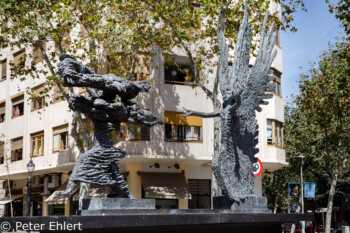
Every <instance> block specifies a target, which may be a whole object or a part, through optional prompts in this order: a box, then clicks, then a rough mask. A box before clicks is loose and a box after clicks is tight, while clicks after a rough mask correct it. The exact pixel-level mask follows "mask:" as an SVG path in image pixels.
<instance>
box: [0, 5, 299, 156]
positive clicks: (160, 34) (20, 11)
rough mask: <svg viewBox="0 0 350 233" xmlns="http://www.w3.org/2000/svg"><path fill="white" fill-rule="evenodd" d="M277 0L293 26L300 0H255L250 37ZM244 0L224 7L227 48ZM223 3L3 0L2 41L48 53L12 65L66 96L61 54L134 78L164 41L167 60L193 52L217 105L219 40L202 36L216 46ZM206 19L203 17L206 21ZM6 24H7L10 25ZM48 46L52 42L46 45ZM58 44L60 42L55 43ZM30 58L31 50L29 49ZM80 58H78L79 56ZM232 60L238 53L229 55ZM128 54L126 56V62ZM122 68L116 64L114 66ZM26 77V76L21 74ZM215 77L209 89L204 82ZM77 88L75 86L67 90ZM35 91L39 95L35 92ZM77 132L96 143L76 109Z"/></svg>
mask: <svg viewBox="0 0 350 233" xmlns="http://www.w3.org/2000/svg"><path fill="white" fill-rule="evenodd" d="M272 2H277V3H280V4H281V6H282V19H279V17H277V13H276V14H274V15H273V17H272V18H271V19H272V20H274V21H276V22H277V24H279V25H281V27H282V29H285V30H287V29H290V30H292V31H294V30H296V29H295V27H293V26H291V22H292V20H293V13H294V12H295V11H296V9H297V7H298V6H299V5H301V6H302V7H303V9H305V8H304V4H303V2H302V0H291V1H287V0H261V1H250V2H249V11H251V13H252V14H254V17H253V18H252V19H250V20H251V24H252V32H253V36H254V35H255V34H256V33H257V32H258V30H259V28H260V26H261V21H262V16H263V14H264V12H265V11H266V10H267V9H268V8H269V6H270V5H271V4H272ZM240 6H241V1H239V2H233V3H231V4H230V6H229V7H228V8H227V12H226V20H225V22H226V32H225V33H226V34H227V35H228V36H227V40H228V44H229V48H233V47H234V44H235V43H234V42H235V40H236V39H237V31H238V28H239V24H240V21H241V20H242V17H243V11H242V8H241V7H240ZM221 7H222V4H221V3H220V2H216V1H207V0H206V1H204V0H198V1H194V2H192V1H188V0H177V1H168V0H162V1H156V0H142V1H132V0H115V1H112V0H107V1H92V0H88V1H73V0H71V1H69V0H65V1H56V0H51V1H34V0H29V1H15V0H5V1H1V3H0V12H1V17H0V25H2V27H1V30H2V31H1V32H2V35H1V37H0V43H1V44H0V46H1V47H2V48H5V47H11V48H16V47H23V46H25V47H28V48H29V49H32V48H35V49H37V50H39V51H40V53H39V54H41V55H42V56H43V57H44V60H45V67H44V69H38V68H37V67H36V64H35V63H34V62H31V63H30V64H29V63H28V62H27V64H26V66H25V67H16V66H13V69H12V70H13V73H14V77H21V75H26V76H27V77H28V76H31V77H33V78H38V77H40V76H42V75H44V76H46V77H47V82H46V86H47V88H46V89H45V92H47V91H49V90H50V89H51V88H52V86H53V85H57V86H58V87H59V89H60V91H61V92H62V94H63V96H64V98H67V96H68V95H67V94H66V93H65V92H66V90H65V89H63V88H62V87H61V84H60V82H61V81H60V78H59V77H57V76H56V75H55V68H54V67H55V65H54V64H56V63H57V58H58V55H59V54H60V53H63V52H66V53H67V52H68V53H73V54H75V55H80V58H81V59H82V60H84V61H86V62H87V63H88V64H87V66H90V67H93V68H94V72H95V73H99V74H103V73H106V72H113V73H115V74H117V75H120V76H121V77H124V78H130V79H132V78H133V77H135V74H136V73H137V69H136V66H137V63H138V62H140V59H139V56H138V55H139V54H142V53H143V54H146V55H147V56H148V57H152V55H153V54H154V53H155V49H156V48H157V47H159V48H161V50H162V55H163V56H164V57H165V60H167V61H169V62H171V59H167V58H170V57H172V56H174V52H173V48H176V47H177V48H180V49H182V50H183V51H185V53H186V54H187V55H188V56H189V58H190V60H191V64H192V68H193V70H194V79H195V80H196V85H198V86H200V87H201V88H202V90H203V91H204V92H205V93H206V94H207V95H208V97H209V98H210V99H211V100H212V102H213V106H214V109H215V110H217V109H219V108H220V105H221V104H220V101H219V99H218V97H217V96H218V75H216V77H215V79H214V81H213V80H209V78H208V77H207V76H206V75H205V74H207V73H211V72H215V70H214V69H215V68H210V69H209V71H208V72H204V70H203V69H204V67H215V66H216V63H217V56H218V54H219V50H218V47H217V46H203V43H200V42H203V41H205V43H207V44H213V45H216V44H217V41H216V26H217V25H216V19H217V17H218V15H219V12H220V9H221ZM203 22H205V23H203ZM6 25H7V27H5V26H6ZM79 27H80V28H81V29H82V30H81V32H80V33H78V34H77V35H76V37H75V38H73V39H72V38H70V32H73V31H74V30H76V29H77V28H79ZM48 44H49V45H51V49H48V50H46V49H45V47H47V48H48V46H47V45H48ZM55 48H57V49H55ZM27 58H29V60H30V59H33V58H34V56H33V55H30V54H29V57H27ZM78 58H79V57H78ZM230 59H233V58H232V57H230ZM125 60H126V61H127V62H125ZM117 68H118V69H117ZM22 77H23V76H22ZM209 81H211V82H213V83H214V85H213V87H212V88H210V85H209V87H208V85H207V82H209ZM69 91H70V92H73V91H74V90H73V89H70V90H69ZM33 98H35V96H34V95H33ZM73 117H74V121H73V127H72V132H71V134H72V136H73V138H74V139H75V141H76V143H77V146H78V148H79V150H80V152H81V153H83V152H84V151H85V149H84V146H83V145H84V144H83V142H85V145H88V147H91V139H89V138H88V137H87V135H88V134H87V133H86V129H85V127H84V124H83V121H82V118H81V116H80V114H79V113H77V112H74V115H73ZM78 125H80V128H81V129H82V130H83V134H82V136H83V140H81V137H80V136H79V134H78V132H77V128H78ZM214 134H215V141H214V148H215V149H214V150H215V153H218V151H219V140H220V137H219V121H218V120H216V121H215V133H214Z"/></svg>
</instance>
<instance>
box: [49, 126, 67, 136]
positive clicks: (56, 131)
mask: <svg viewBox="0 0 350 233" xmlns="http://www.w3.org/2000/svg"><path fill="white" fill-rule="evenodd" d="M64 132H68V124H65V125H61V126H57V127H55V128H53V135H55V134H59V133H64Z"/></svg>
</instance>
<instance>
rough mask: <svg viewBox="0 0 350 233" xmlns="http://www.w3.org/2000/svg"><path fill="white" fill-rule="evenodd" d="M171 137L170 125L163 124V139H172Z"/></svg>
mask: <svg viewBox="0 0 350 233" xmlns="http://www.w3.org/2000/svg"><path fill="white" fill-rule="evenodd" d="M172 138H173V131H172V125H170V124H165V139H172Z"/></svg>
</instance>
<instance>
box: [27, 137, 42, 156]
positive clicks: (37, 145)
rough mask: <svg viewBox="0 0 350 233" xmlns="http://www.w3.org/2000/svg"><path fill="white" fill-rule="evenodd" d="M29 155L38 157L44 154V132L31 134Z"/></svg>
mask: <svg viewBox="0 0 350 233" xmlns="http://www.w3.org/2000/svg"><path fill="white" fill-rule="evenodd" d="M30 145H31V156H32V157H38V156H43V155H44V132H43V131H42V132H39V133H35V134H32V135H31V143H30Z"/></svg>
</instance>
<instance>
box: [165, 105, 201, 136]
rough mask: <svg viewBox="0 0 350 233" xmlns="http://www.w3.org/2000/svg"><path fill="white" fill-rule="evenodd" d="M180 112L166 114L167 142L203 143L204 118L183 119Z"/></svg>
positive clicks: (191, 117) (190, 117)
mask: <svg viewBox="0 0 350 233" xmlns="http://www.w3.org/2000/svg"><path fill="white" fill-rule="evenodd" d="M181 114H182V113H180V112H170V111H169V112H167V111H166V112H165V116H164V121H165V134H164V138H165V141H174V142H201V141H202V118H201V117H198V116H188V117H182V116H181Z"/></svg>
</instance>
